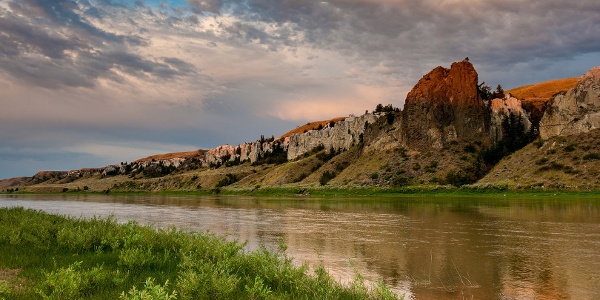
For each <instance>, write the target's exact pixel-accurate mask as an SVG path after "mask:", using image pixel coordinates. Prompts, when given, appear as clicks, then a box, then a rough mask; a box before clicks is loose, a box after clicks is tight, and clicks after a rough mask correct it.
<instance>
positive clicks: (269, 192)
mask: <svg viewBox="0 0 600 300" xmlns="http://www.w3.org/2000/svg"><path fill="white" fill-rule="evenodd" d="M13 194H14V195H19V194H65V195H85V194H94V195H97V194H110V195H173V196H177V195H181V196H184V195H185V196H215V195H223V196H253V197H297V198H327V197H344V198H349V197H351V198H355V197H356V198H363V197H444V198H445V197H486V198H504V197H511V198H514V197H520V198H534V197H544V198H600V190H582V189H546V188H524V189H508V188H506V187H504V186H493V185H486V186H464V187H454V186H439V185H430V186H427V185H424V186H423V185H422V186H407V187H372V186H368V187H342V186H339V187H338V186H330V185H328V186H292V187H268V188H254V189H249V188H232V187H226V188H218V189H199V190H163V191H156V192H151V191H141V190H122V189H111V190H105V191H83V190H70V191H66V192H59V191H42V192H26V191H25V192H23V191H17V192H13V193H0V195H13Z"/></svg>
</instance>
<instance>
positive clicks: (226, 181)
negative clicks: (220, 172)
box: [216, 173, 238, 188]
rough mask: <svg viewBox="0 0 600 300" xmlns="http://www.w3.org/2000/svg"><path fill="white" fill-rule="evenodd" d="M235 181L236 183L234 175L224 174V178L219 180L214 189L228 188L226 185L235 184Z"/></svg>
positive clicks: (236, 179)
mask: <svg viewBox="0 0 600 300" xmlns="http://www.w3.org/2000/svg"><path fill="white" fill-rule="evenodd" d="M237 181H238V178H237V176H235V175H234V174H231V173H227V174H225V178H223V179H221V180H219V182H218V183H217V186H216V187H218V188H220V187H224V186H228V185H231V184H234V183H236V182H237Z"/></svg>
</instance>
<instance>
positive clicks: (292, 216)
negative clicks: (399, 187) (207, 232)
mask: <svg viewBox="0 0 600 300" xmlns="http://www.w3.org/2000/svg"><path fill="white" fill-rule="evenodd" d="M346 205H347V204H343V205H342V206H341V207H339V208H340V209H337V208H338V207H336V206H335V205H333V204H330V205H329V206H328V207H329V210H328V211H326V212H325V211H320V210H309V209H307V210H303V211H298V210H294V211H291V212H286V213H285V214H284V220H282V222H281V226H282V230H283V231H284V235H285V239H286V242H287V243H288V245H289V248H290V249H294V250H293V253H291V255H292V256H294V257H296V258H297V259H298V260H303V261H310V262H311V263H313V264H314V263H319V262H321V261H322V262H323V264H324V265H327V266H330V268H329V269H330V271H331V272H332V273H334V274H335V275H336V276H338V278H340V279H342V280H345V281H349V280H351V278H352V269H353V268H354V267H355V268H356V269H357V270H359V271H360V272H362V273H363V274H364V275H366V276H367V277H372V278H380V277H381V278H387V279H386V283H387V284H389V285H391V286H394V287H395V288H396V289H398V290H400V291H401V290H404V291H406V290H408V291H410V293H411V294H413V295H414V296H416V297H417V298H418V299H457V298H460V299H462V297H465V298H467V299H470V298H471V296H472V297H474V298H475V299H494V298H502V297H510V298H515V299H557V298H558V299H560V298H573V299H586V298H588V299H589V298H595V297H598V296H600V290H598V289H596V288H595V287H597V286H600V277H598V276H595V277H594V276H590V275H589V274H593V273H598V271H597V270H600V262H598V254H597V253H595V251H596V249H600V248H598V246H600V230H598V229H600V226H599V224H597V223H592V224H581V223H574V222H572V221H574V220H577V219H579V220H581V221H583V222H585V220H586V219H588V220H589V218H594V217H595V218H596V220H598V216H599V213H598V207H597V206H594V207H589V206H587V205H583V204H582V205H574V204H570V205H566V206H561V205H558V206H557V208H556V209H557V210H558V211H559V212H557V211H554V209H553V208H552V207H553V206H552V205H537V204H510V205H506V206H473V205H472V204H463V205H460V204H456V203H454V204H441V203H438V204H435V203H430V204H427V205H399V206H397V207H394V209H392V210H391V211H389V213H387V214H385V213H381V212H377V213H375V212H369V211H367V212H364V211H363V212H359V211H356V210H353V209H351V210H347V209H346V208H347V207H346ZM309 206H310V205H309ZM359 206H360V205H359ZM393 206H395V205H393ZM380 210H381V206H379V207H378V208H377V209H375V211H380ZM586 216H587V217H586ZM586 232H587V233H586ZM581 236H589V237H590V239H589V240H582V239H580V237H581ZM581 254H583V256H582V255H581ZM348 258H351V259H348ZM586 270H587V271H589V272H587V271H586ZM594 289H596V290H594Z"/></svg>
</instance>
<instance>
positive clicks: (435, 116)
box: [402, 61, 489, 148]
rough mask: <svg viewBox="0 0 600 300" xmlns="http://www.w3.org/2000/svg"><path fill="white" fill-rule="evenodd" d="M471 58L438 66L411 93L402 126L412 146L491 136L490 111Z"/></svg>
mask: <svg viewBox="0 0 600 300" xmlns="http://www.w3.org/2000/svg"><path fill="white" fill-rule="evenodd" d="M477 84H478V75H477V71H475V68H473V65H472V64H471V63H469V62H466V61H463V62H457V63H453V64H452V66H451V67H450V69H446V68H443V67H437V68H435V69H433V71H431V72H429V73H428V74H427V75H425V76H423V78H422V79H421V80H419V82H418V83H417V85H416V86H415V87H414V88H413V89H412V90H411V91H410V93H408V96H407V97H406V102H405V104H404V110H403V123H402V130H403V136H404V142H405V143H406V144H407V146H409V147H416V148H423V147H434V148H441V147H443V145H444V144H446V143H447V142H450V141H453V140H481V141H483V140H486V141H487V140H488V137H487V135H488V132H489V113H488V111H487V108H486V105H485V103H484V102H483V101H482V100H481V98H480V96H479V92H478V90H477Z"/></svg>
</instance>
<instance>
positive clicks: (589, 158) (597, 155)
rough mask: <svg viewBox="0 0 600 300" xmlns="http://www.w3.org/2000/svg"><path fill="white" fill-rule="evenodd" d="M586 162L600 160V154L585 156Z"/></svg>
mask: <svg viewBox="0 0 600 300" xmlns="http://www.w3.org/2000/svg"><path fill="white" fill-rule="evenodd" d="M583 159H584V160H594V159H600V153H588V154H586V155H584V156H583Z"/></svg>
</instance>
